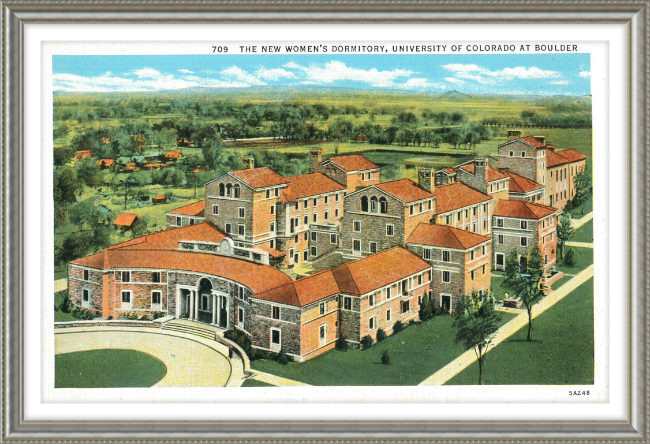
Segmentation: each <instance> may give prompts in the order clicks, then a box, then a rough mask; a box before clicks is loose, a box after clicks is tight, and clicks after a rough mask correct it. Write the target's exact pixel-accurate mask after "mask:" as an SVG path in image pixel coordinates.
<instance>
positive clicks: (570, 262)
mask: <svg viewBox="0 0 650 444" xmlns="http://www.w3.org/2000/svg"><path fill="white" fill-rule="evenodd" d="M575 264H576V254H575V251H573V250H569V251H567V252H566V254H565V255H564V265H566V266H569V267H573V266H574V265H575Z"/></svg>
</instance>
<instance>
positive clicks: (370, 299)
mask: <svg viewBox="0 0 650 444" xmlns="http://www.w3.org/2000/svg"><path fill="white" fill-rule="evenodd" d="M375 302H376V301H375V295H374V294H371V295H370V296H368V305H370V306H371V307H374V306H375Z"/></svg>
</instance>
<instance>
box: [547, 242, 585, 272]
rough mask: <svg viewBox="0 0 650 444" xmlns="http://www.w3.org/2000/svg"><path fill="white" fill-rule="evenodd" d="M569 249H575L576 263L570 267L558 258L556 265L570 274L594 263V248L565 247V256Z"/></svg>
mask: <svg viewBox="0 0 650 444" xmlns="http://www.w3.org/2000/svg"><path fill="white" fill-rule="evenodd" d="M569 250H573V251H574V252H575V261H576V262H575V265H574V266H573V267H569V266H567V265H565V264H564V263H563V262H562V260H560V259H559V258H558V263H557V264H556V265H555V268H556V269H558V270H561V271H564V272H565V273H569V274H577V273H579V272H581V271H582V270H584V269H585V268H587V267H588V266H589V265H591V264H593V263H594V249H593V248H580V247H564V256H565V257H566V255H567V253H568V252H569Z"/></svg>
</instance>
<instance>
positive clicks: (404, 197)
mask: <svg viewBox="0 0 650 444" xmlns="http://www.w3.org/2000/svg"><path fill="white" fill-rule="evenodd" d="M373 186H374V187H376V188H378V189H380V190H382V191H385V192H386V193H388V194H390V195H391V196H393V197H396V198H397V199H399V200H401V201H402V202H404V203H409V202H415V201H416V200H422V199H426V198H428V197H433V196H434V195H433V194H431V193H429V192H427V191H425V190H423V189H422V188H420V187H419V186H418V184H417V183H415V182H413V181H412V180H411V179H397V180H391V181H390V182H384V183H378V184H375V185H373Z"/></svg>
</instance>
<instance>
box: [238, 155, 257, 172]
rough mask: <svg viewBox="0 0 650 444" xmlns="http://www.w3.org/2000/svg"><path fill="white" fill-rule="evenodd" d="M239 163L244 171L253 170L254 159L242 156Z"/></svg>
mask: <svg viewBox="0 0 650 444" xmlns="http://www.w3.org/2000/svg"><path fill="white" fill-rule="evenodd" d="M241 162H242V164H243V166H244V169H245V170H252V169H254V168H255V158H254V157H253V156H242V158H241Z"/></svg>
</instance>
